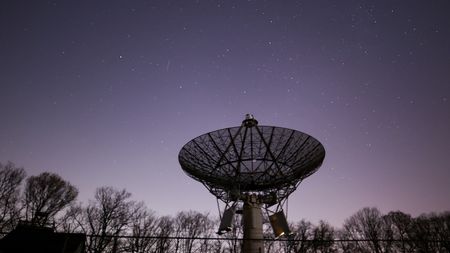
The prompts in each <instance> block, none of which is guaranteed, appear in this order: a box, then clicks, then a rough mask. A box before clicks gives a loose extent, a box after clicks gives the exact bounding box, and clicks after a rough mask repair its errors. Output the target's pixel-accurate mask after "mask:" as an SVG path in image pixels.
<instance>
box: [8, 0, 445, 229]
mask: <svg viewBox="0 0 450 253" xmlns="http://www.w3.org/2000/svg"><path fill="white" fill-rule="evenodd" d="M448 13H450V2H449V1H445V0H437V1H387V0H386V1H375V0H373V1H356V0H353V1H322V0H320V1H275V0H274V1H255V0H254V1H250V0H249V1H243V0H236V1H212V0H211V1H207V0H197V1H191V0H183V1H181V0H180V1H168V0H160V1H149V0H147V1H144V0H135V1H125V0H122V1H118V0H99V1H87V0H86V1H83V0H81V1H27V0H5V1H1V3H0V115H1V123H0V162H2V163H6V162H7V161H8V160H9V161H12V162H14V163H16V165H18V166H23V167H25V168H26V170H27V172H28V175H36V174H38V173H41V172H43V171H50V172H55V173H58V174H59V175H61V176H62V177H63V178H65V179H67V180H69V181H70V182H71V183H72V184H74V185H76V186H77V187H78V188H79V190H80V195H79V199H80V200H81V201H83V202H85V203H86V202H87V200H88V199H90V198H92V197H93V194H94V190H95V188H97V187H99V186H105V185H110V186H115V187H117V188H126V189H127V190H128V191H130V192H131V193H133V198H134V199H136V200H143V201H145V202H146V204H147V205H148V206H149V207H150V208H152V209H154V210H155V211H156V212H157V213H158V214H160V215H165V214H175V213H176V212H177V211H180V210H189V209H193V210H198V211H209V212H210V213H211V214H213V215H217V214H218V213H217V207H216V202H215V198H214V197H213V196H212V195H211V194H209V193H208V191H207V190H206V188H204V187H203V186H202V185H201V184H200V183H198V182H196V181H194V180H192V179H191V178H189V177H188V176H186V175H185V174H184V173H183V171H182V170H181V168H180V166H179V164H178V160H177V158H178V152H179V150H180V149H181V147H182V146H183V145H184V144H185V143H186V142H188V141H189V140H191V139H193V138H195V137H197V136H199V135H201V134H204V133H206V132H210V131H214V130H217V129H220V128H224V127H231V126H238V125H240V123H241V121H242V120H243V118H244V115H245V114H246V113H253V114H254V115H255V117H256V119H257V120H258V121H259V123H260V125H274V126H280V127H287V128H292V129H296V130H299V131H302V132H305V133H308V134H310V135H312V136H314V137H315V138H317V139H318V140H319V141H321V142H322V144H323V145H324V146H325V149H326V151H327V156H326V157H325V162H324V164H323V165H322V167H321V168H320V169H319V171H318V172H317V173H315V174H314V175H312V176H311V177H309V178H307V179H306V180H305V181H304V182H303V183H302V184H301V185H300V187H299V189H298V190H297V191H296V192H294V193H293V194H292V195H291V197H290V199H289V210H288V214H289V217H288V218H289V220H292V221H298V220H300V219H301V218H305V219H307V220H310V221H312V222H317V221H318V220H319V219H324V220H327V221H329V222H330V223H331V224H333V225H336V226H340V225H341V224H342V222H343V221H344V219H345V218H347V217H349V216H350V215H352V214H353V213H354V212H356V211H357V210H358V209H360V208H362V207H365V206H376V207H378V208H380V210H381V211H382V212H388V211H391V210H401V211H404V212H407V213H410V214H412V215H419V214H421V213H424V212H431V211H437V212H439V211H443V210H449V209H450V201H449V196H450V168H449V165H450V154H449V152H450V101H449V98H450V16H449V14H448Z"/></svg>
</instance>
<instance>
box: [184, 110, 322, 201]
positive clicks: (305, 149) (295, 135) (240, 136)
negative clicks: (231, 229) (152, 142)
mask: <svg viewBox="0 0 450 253" xmlns="http://www.w3.org/2000/svg"><path fill="white" fill-rule="evenodd" d="M324 158H325V149H324V147H323V146H322V144H321V143H320V142H319V141H318V140H316V139H315V138H313V137H312V136H310V135H308V134H305V133H302V132H300V131H296V130H292V129H288V128H282V127H274V126H259V125H258V122H257V121H256V120H255V119H254V118H253V117H252V116H251V115H247V118H246V119H245V120H244V121H243V122H242V125H241V126H239V127H230V128H224V129H220V130H216V131H213V132H210V133H206V134H203V135H201V136H198V137H197V138H194V139H193V140H191V141H190V142H188V143H187V144H186V145H184V146H183V148H182V149H181V151H180V153H179V156H178V160H179V162H180V165H181V167H182V169H183V170H184V171H185V172H186V173H187V174H188V175H189V176H190V177H192V178H194V179H195V180H197V181H200V182H201V183H202V184H203V185H205V186H206V188H207V189H208V190H209V191H210V192H211V193H212V194H214V195H215V196H216V197H217V198H218V199H220V200H222V201H224V202H226V203H228V202H231V201H237V200H240V199H242V197H243V196H248V195H250V194H255V195H258V196H259V197H260V198H262V199H263V201H262V202H264V203H266V204H269V203H271V202H273V203H278V202H280V201H281V200H283V199H285V198H287V197H288V195H289V194H291V193H292V192H293V191H294V190H295V189H296V188H297V186H298V185H299V184H300V182H301V181H302V180H303V179H304V178H306V177H308V176H310V175H311V174H313V173H314V172H315V171H316V170H317V169H318V168H319V167H320V165H321V164H322V162H323V160H324Z"/></svg>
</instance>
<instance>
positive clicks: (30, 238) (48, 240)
mask: <svg viewBox="0 0 450 253" xmlns="http://www.w3.org/2000/svg"><path fill="white" fill-rule="evenodd" d="M85 242H86V235H85V234H79V233H76V234H75V233H57V232H55V231H54V230H53V229H52V228H49V227H38V226H33V225H30V224H26V223H21V224H19V225H18V226H17V227H16V228H15V229H14V230H13V231H11V232H10V233H9V234H7V235H6V236H5V237H3V238H2V239H1V240H0V253H25V252H26V253H29V252H33V253H84V252H85Z"/></svg>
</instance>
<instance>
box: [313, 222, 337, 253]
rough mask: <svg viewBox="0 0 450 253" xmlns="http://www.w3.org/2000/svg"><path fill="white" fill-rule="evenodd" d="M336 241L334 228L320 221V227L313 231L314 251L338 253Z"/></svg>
mask: <svg viewBox="0 0 450 253" xmlns="http://www.w3.org/2000/svg"><path fill="white" fill-rule="evenodd" d="M334 239H335V232H334V228H333V227H332V226H331V225H330V224H328V223H327V222H325V221H323V220H321V221H319V225H317V226H316V227H315V228H314V229H313V245H312V248H313V251H314V252H322V253H331V252H336V249H335V248H334V241H333V240H334Z"/></svg>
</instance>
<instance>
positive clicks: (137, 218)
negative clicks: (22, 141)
mask: <svg viewBox="0 0 450 253" xmlns="http://www.w3.org/2000/svg"><path fill="white" fill-rule="evenodd" d="M77 195H78V190H77V188H76V187H75V186H73V185H71V184H70V183H69V182H67V181H66V180H64V179H62V178H61V177H60V176H59V175H57V174H54V173H49V172H44V173H41V174H39V175H37V176H30V177H28V178H27V177H26V173H25V170H24V169H23V168H20V167H16V166H15V165H14V164H13V163H11V162H8V163H6V164H1V163H0V232H2V234H3V235H4V234H7V233H8V232H10V231H12V230H13V229H14V228H15V227H16V226H17V224H18V223H19V222H21V221H22V222H23V221H25V222H27V223H28V224H32V225H34V226H53V227H54V228H55V230H57V231H60V232H69V233H74V232H77V233H85V234H86V235H87V241H86V251H87V252H88V253H118V252H130V253H138V252H139V253H150V252H152V253H153V252H216V253H222V252H223V253H225V252H241V245H242V239H240V238H242V232H243V231H242V227H241V224H240V219H239V218H240V216H237V218H236V219H235V221H234V222H235V226H234V227H233V230H232V231H231V232H230V233H228V234H226V235H224V236H221V237H218V236H217V235H216V233H215V232H216V229H217V227H218V224H219V222H220V220H219V218H218V217H213V216H210V215H209V214H207V213H200V212H197V211H180V212H179V213H178V214H176V215H175V216H158V215H156V213H155V212H154V211H152V210H151V209H149V208H148V207H146V206H145V205H144V203H143V202H138V201H133V200H132V199H131V193H129V192H127V191H126V190H125V189H122V190H119V189H116V188H113V187H108V186H104V187H99V188H97V189H96V191H95V194H94V197H93V199H91V200H90V201H89V202H88V203H87V204H83V203H80V202H77V201H76V198H77ZM265 220H266V221H265V224H264V226H263V227H264V234H265V239H264V244H265V249H266V252H280V253H285V252H286V253H287V252H361V253H363V252H377V253H381V252H450V212H444V213H439V214H436V213H430V214H423V215H420V216H418V217H411V215H409V214H406V213H403V212H401V211H392V212H389V213H388V214H382V213H381V212H380V211H379V210H378V209H377V208H375V207H365V208H362V209H361V210H359V211H357V212H356V213H355V214H353V215H352V216H350V217H349V218H347V219H346V220H345V222H344V224H343V226H342V228H339V229H337V228H334V227H333V226H331V225H330V224H329V223H327V222H326V221H323V220H321V221H319V223H318V224H312V223H311V222H309V221H306V220H301V221H298V222H293V223H291V224H290V227H291V231H292V232H293V233H292V234H291V235H289V236H288V237H286V238H284V239H279V240H275V239H274V238H273V235H272V230H271V227H270V225H269V224H268V220H267V217H266V218H265Z"/></svg>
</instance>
